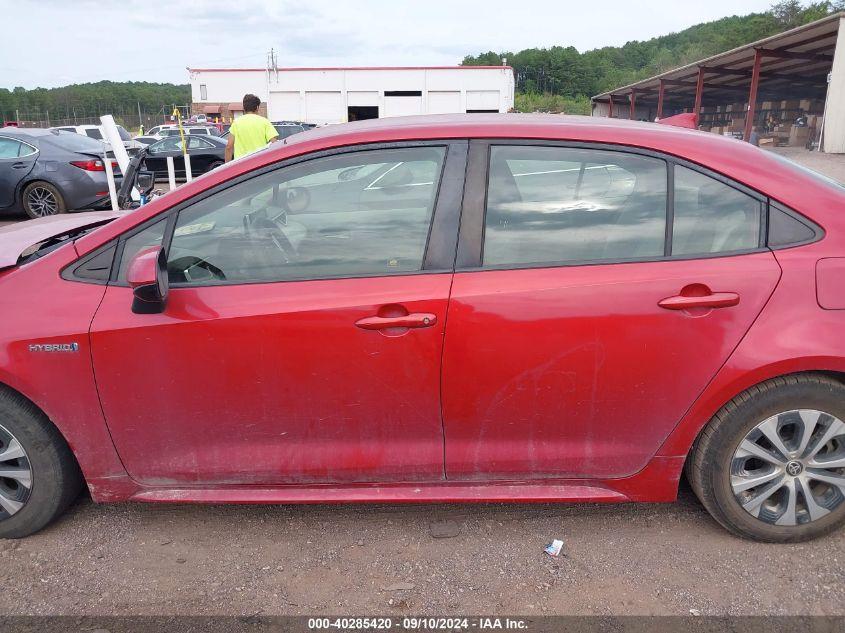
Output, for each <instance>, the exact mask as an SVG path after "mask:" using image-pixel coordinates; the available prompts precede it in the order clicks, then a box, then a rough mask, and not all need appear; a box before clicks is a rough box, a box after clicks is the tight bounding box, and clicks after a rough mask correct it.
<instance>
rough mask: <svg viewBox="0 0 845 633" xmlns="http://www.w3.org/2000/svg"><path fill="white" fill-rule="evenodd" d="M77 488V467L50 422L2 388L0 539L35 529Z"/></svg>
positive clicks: (79, 478)
mask: <svg viewBox="0 0 845 633" xmlns="http://www.w3.org/2000/svg"><path fill="white" fill-rule="evenodd" d="M81 486H82V476H81V474H80V472H79V467H78V466H77V464H76V461H75V460H74V458H73V455H72V454H71V452H70V449H69V448H68V445H67V443H66V442H65V441H64V438H62V436H61V435H60V434H59V432H58V431H57V430H56V428H55V427H54V426H53V425H52V423H51V422H50V421H49V420H48V419H47V418H46V416H45V415H44V414H43V413H42V412H41V411H39V410H38V409H37V408H36V407H35V406H34V405H33V404H32V403H31V402H29V401H28V400H26V399H25V398H23V397H21V396H19V395H17V394H14V393H11V392H8V391H6V390H3V391H0V538H22V537H24V536H29V535H30V534H33V533H35V532H37V531H38V530H40V529H41V528H43V527H44V526H46V525H47V524H48V523H50V521H52V520H53V519H55V518H56V517H57V516H58V515H59V514H61V513H62V512H63V511H64V510H65V508H67V506H68V505H69V504H70V503H71V502H72V501H73V500H74V499H75V498H76V496H77V495H78V494H79V491H80V488H81Z"/></svg>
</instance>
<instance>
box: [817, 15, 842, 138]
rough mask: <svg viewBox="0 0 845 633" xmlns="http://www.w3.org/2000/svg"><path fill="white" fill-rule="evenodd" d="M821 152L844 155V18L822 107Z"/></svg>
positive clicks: (840, 25) (840, 22) (840, 26)
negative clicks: (825, 98)
mask: <svg viewBox="0 0 845 633" xmlns="http://www.w3.org/2000/svg"><path fill="white" fill-rule="evenodd" d="M821 149H822V151H823V152H831V153H835V154H843V153H845V18H840V20H839V34H838V35H837V37H836V52H835V53H834V54H833V68H832V69H831V71H830V83H829V84H828V85H827V100H826V101H825V106H824V132H823V137H822V148H821Z"/></svg>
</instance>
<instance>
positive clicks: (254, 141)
mask: <svg viewBox="0 0 845 633" xmlns="http://www.w3.org/2000/svg"><path fill="white" fill-rule="evenodd" d="M243 103H244V113H243V115H241V116H239V117H238V118H237V119H235V120H234V121H232V127H230V128H229V142H228V143H227V144H226V162H227V163H228V162H229V161H230V160H232V159H233V158H240V157H241V156H246V155H247V154H252V153H253V152H257V151H258V150H260V149H261V148H263V147H266V146H267V143H272V142H273V141H278V140H279V133H278V132H277V131H276V128H274V127H273V124H272V123H270V121H268V120H267V119H265V118H264V117H263V116H261V115H260V114H258V106H260V105H261V99H259V98H258V97H256V96H255V95H246V96H245V97H244V102H243Z"/></svg>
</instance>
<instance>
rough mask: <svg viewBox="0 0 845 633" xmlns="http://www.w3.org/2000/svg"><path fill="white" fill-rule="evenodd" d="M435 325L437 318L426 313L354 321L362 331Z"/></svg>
mask: <svg viewBox="0 0 845 633" xmlns="http://www.w3.org/2000/svg"><path fill="white" fill-rule="evenodd" d="M435 323H437V316H436V315H434V314H430V313H428V312H415V313H413V314H405V315H403V316H395V317H380V316H371V317H365V318H363V319H359V320H357V321H355V325H357V326H358V327H359V328H361V329H362V330H386V329H388V328H395V327H407V328H420V327H431V326H432V325H434V324H435Z"/></svg>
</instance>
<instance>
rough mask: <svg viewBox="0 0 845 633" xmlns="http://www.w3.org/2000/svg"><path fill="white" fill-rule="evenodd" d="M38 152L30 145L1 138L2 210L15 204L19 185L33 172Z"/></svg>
mask: <svg viewBox="0 0 845 633" xmlns="http://www.w3.org/2000/svg"><path fill="white" fill-rule="evenodd" d="M37 159H38V150H36V149H35V148H34V147H33V146H32V145H29V144H28V143H23V142H21V141H19V140H17V139H14V138H11V137H8V136H0V208H2V207H10V206H12V205H13V204H14V203H15V192H16V191H17V188H18V185H19V184H20V183H21V182H22V181H23V179H24V178H26V175H27V174H28V173H29V172H31V171H32V168H33V167H34V166H35V161H36V160H37Z"/></svg>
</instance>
